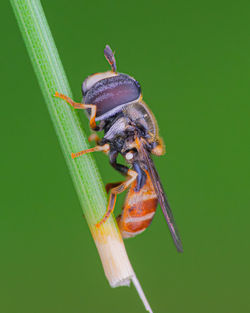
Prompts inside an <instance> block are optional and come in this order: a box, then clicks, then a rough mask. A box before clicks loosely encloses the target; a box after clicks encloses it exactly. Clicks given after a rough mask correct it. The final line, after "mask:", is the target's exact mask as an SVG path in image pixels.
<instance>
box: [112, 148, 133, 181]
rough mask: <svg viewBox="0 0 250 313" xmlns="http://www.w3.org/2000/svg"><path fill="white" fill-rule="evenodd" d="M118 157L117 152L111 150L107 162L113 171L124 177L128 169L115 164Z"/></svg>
mask: <svg viewBox="0 0 250 313" xmlns="http://www.w3.org/2000/svg"><path fill="white" fill-rule="evenodd" d="M117 156H118V152H117V151H115V150H111V151H110V153H109V162H110V164H111V165H112V166H113V168H114V169H116V170H117V171H118V172H120V173H121V174H122V175H124V176H126V175H128V170H129V168H128V167H127V166H125V165H122V164H118V163H117V162H116V159H117Z"/></svg>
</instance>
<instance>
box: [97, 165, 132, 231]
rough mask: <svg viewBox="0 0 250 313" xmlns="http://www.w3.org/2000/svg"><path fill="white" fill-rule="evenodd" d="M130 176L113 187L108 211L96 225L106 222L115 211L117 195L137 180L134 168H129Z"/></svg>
mask: <svg viewBox="0 0 250 313" xmlns="http://www.w3.org/2000/svg"><path fill="white" fill-rule="evenodd" d="M128 176H129V178H128V179H127V180H126V181H125V182H122V183H120V184H119V185H116V187H113V188H112V189H111V190H110V196H109V203H108V206H107V210H106V213H105V214H104V216H103V218H102V219H101V220H100V221H99V222H98V223H97V224H96V225H95V226H96V227H100V226H101V225H102V224H103V223H105V222H106V220H107V219H108V218H109V216H110V215H111V214H112V213H113V211H114V208H115V202H116V197H117V195H118V194H119V193H122V192H123V191H125V190H126V189H127V188H128V187H129V186H130V185H131V184H132V183H133V182H134V181H135V180H136V177H137V173H136V172H135V171H133V170H128Z"/></svg>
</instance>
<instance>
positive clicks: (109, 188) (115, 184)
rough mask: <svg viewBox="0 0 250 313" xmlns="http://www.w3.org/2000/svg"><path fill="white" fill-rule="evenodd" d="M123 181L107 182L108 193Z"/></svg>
mask: <svg viewBox="0 0 250 313" xmlns="http://www.w3.org/2000/svg"><path fill="white" fill-rule="evenodd" d="M122 183H123V182H122V181H119V182H117V183H109V184H106V185H105V190H106V192H107V193H109V191H110V190H111V189H112V188H114V187H117V186H119V185H120V184H122Z"/></svg>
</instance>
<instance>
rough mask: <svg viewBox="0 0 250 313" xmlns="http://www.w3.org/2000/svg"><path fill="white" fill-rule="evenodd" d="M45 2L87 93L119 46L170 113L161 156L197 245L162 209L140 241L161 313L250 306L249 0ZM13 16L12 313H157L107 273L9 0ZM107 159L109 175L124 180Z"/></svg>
mask: <svg viewBox="0 0 250 313" xmlns="http://www.w3.org/2000/svg"><path fill="white" fill-rule="evenodd" d="M42 4H43V7H44V10H45V14H46V16H47V19H48V22H49V24H50V27H51V30H52V33H53V35H54V39H55V42H56V44H57V47H58V50H59V54H60V56H61V59H62V62H63V64H64V68H65V71H66V73H67V76H68V79H69V81H70V85H71V88H72V90H73V93H74V98H75V99H76V100H80V99H81V83H82V81H83V79H84V78H85V77H86V76H88V75H89V74H91V73H94V72H98V71H106V70H107V69H108V68H109V67H108V64H107V62H106V60H105V58H104V57H103V49H104V46H105V44H107V43H108V44H110V45H111V47H112V48H113V49H114V50H115V51H116V58H117V64H118V69H119V71H120V72H125V73H129V74H131V75H132V76H134V77H135V78H136V79H137V80H138V81H139V82H140V83H141V85H142V88H143V89H142V90H143V94H144V99H145V101H146V102H147V103H148V104H149V106H150V107H151V109H152V110H153V112H154V113H155V116H156V118H157V120H158V123H159V126H160V133H161V135H162V137H163V138H164V140H165V142H166V148H167V155H166V156H164V157H161V158H157V159H156V158H155V163H156V166H157V168H158V170H159V172H160V175H161V179H162V182H163V184H164V186H165V187H166V189H167V194H168V197H169V200H170V202H171V205H172V208H173V212H174V215H175V218H176V221H177V224H178V227H179V231H180V233H181V237H182V240H183V245H184V253H183V254H182V255H181V254H178V253H177V252H176V250H175V248H174V246H173V243H172V241H171V238H170V235H169V232H168V229H167V226H166V223H165V221H164V218H163V216H162V213H161V211H160V210H158V212H157V214H156V217H155V219H154V221H153V223H152V225H151V227H150V228H149V229H148V230H147V231H146V232H145V233H144V234H143V235H140V236H138V237H137V238H134V239H131V240H128V241H126V247H127V251H128V254H129V257H130V259H131V262H132V264H133V266H134V269H135V271H136V273H137V276H138V278H139V279H140V281H141V283H142V285H143V288H144V291H145V293H146V295H147V296H148V299H149V301H150V304H151V306H152V308H153V310H154V312H159V313H160V312H162V313H163V312H167V313H168V312H171V313H217V312H218V313H231V312H232V313H235V312H239V313H245V312H250V304H249V301H250V300H249V278H250V275H249V274H250V264H249V263H250V262H249V261H250V244H249V241H250V238H249V237H250V231H249V220H250V197H249V174H250V173H249V172H250V164H249V150H250V149H249V135H250V131H249V115H250V105H249V103H250V95H249V83H250V77H249V69H250V3H249V1H225V0H223V1H195V0H190V1H184V0H182V1H148V2H147V1H141V0H139V1H132V0H128V1H113V2H105V1H83V0H72V1H66V0H61V1H59V0H54V1H42ZM0 26H1V30H2V35H1V47H2V48H1V77H2V79H1V103H2V105H1V124H0V127H1V131H0V133H1V135H2V136H1V151H2V153H1V155H0V157H1V197H0V206H1V209H0V247H1V256H0V313H44V312H46V313H55V312H60V313H69V312H70V313H80V312H86V313H97V312H103V313H105V312H116V313H125V312H126V313H127V312H138V313H140V312H145V311H144V308H143V306H142V303H141V301H140V299H139V298H138V296H137V294H136V291H135V290H134V288H133V287H132V288H125V287H124V288H117V289H111V288H110V287H109V285H108V282H107V280H106V278H105V276H104V273H103V269H102V267H101V263H100V260H99V257H98V254H97V251H96V248H95V245H94V243H93V240H92V238H91V235H90V233H89V230H88V227H87V225H86V222H85V220H84V218H83V216H82V211H81V208H80V205H79V202H78V199H77V196H76V193H75V191H74V189H73V185H72V182H71V180H70V177H69V173H68V170H67V168H66V164H65V161H64V159H63V156H62V153H61V151H60V147H59V145H58V141H57V138H56V135H55V132H54V129H53V126H52V123H51V121H50V118H49V114H48V112H47V108H46V105H45V103H44V100H43V97H42V94H41V91H40V89H39V87H38V83H37V80H36V77H35V75H34V72H33V69H32V67H31V63H30V60H29V58H28V55H27V52H26V49H25V46H24V43H23V40H22V38H21V35H20V32H19V29H18V27H17V23H16V20H15V17H14V14H13V12H12V9H11V6H10V4H9V3H8V1H2V2H1V20H0ZM82 120H83V123H84V126H85V129H87V132H89V131H88V126H87V120H86V118H85V117H84V115H83V114H82ZM95 159H96V161H97V163H98V165H99V166H100V171H101V174H102V177H103V180H104V182H105V183H106V182H110V181H116V180H120V178H121V177H120V176H119V174H117V173H116V172H115V171H114V170H113V169H111V168H110V167H109V165H108V160H107V159H106V156H105V155H101V154H96V155H95ZM118 206H121V199H120V201H119V203H118ZM118 211H119V209H118V208H117V210H116V212H118Z"/></svg>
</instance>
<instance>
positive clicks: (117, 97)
mask: <svg viewBox="0 0 250 313" xmlns="http://www.w3.org/2000/svg"><path fill="white" fill-rule="evenodd" d="M140 95H141V88H140V84H139V83H138V82H137V81H136V80H134V79H133V78H132V77H130V76H128V75H125V74H119V75H116V76H113V77H109V78H105V79H102V80H100V81H98V82H97V83H95V84H94V85H93V86H92V87H91V88H90V89H89V90H88V91H87V93H86V94H85V95H84V103H86V104H95V105H96V106H97V114H96V116H97V118H98V117H101V116H102V115H103V114H105V113H107V112H110V113H111V114H112V112H113V110H114V109H117V107H119V106H123V105H126V104H127V103H130V102H133V101H136V100H138V99H139V97H140ZM111 111H112V112H111Z"/></svg>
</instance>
